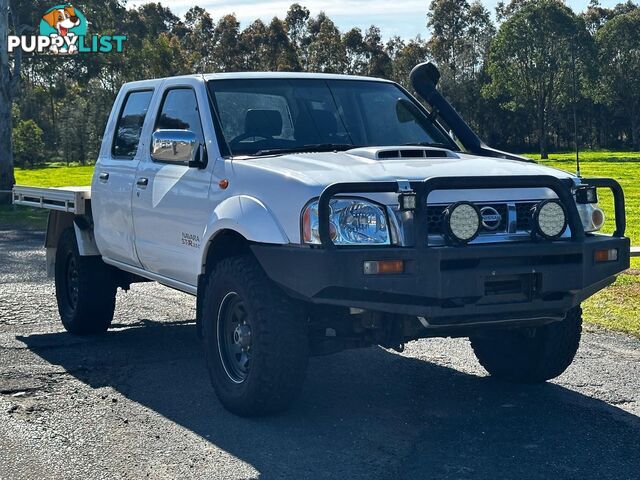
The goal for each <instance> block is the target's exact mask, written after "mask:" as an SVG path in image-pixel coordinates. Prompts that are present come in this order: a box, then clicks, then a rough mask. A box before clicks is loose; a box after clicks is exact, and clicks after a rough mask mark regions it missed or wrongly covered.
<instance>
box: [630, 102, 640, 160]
mask: <svg viewBox="0 0 640 480" xmlns="http://www.w3.org/2000/svg"><path fill="white" fill-rule="evenodd" d="M637 110H638V109H637V108H636V105H635V103H634V104H633V105H632V107H631V143H632V145H633V150H636V151H637V150H640V139H639V138H638V112H637Z"/></svg>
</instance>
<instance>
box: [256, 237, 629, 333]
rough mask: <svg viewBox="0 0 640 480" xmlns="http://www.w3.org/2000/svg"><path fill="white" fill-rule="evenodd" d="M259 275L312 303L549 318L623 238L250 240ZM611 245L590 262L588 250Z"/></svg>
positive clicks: (457, 317)
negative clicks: (377, 270) (378, 267)
mask: <svg viewBox="0 0 640 480" xmlns="http://www.w3.org/2000/svg"><path fill="white" fill-rule="evenodd" d="M251 248H252V250H253V253H254V254H255V256H256V258H257V259H258V261H259V262H260V264H261V265H262V267H263V268H264V270H265V271H266V273H267V275H268V276H269V277H270V278H271V279H272V280H273V281H275V282H276V283H278V284H279V285H281V286H282V287H283V288H285V289H286V290H288V291H289V292H290V293H292V294H293V295H295V296H297V297H299V298H302V299H305V300H307V301H311V302H313V303H318V304H330V305H342V306H347V307H355V308H363V309H367V310H374V311H381V312H389V313H396V314H405V315H415V316H422V317H425V319H426V320H427V321H428V322H429V324H430V325H433V326H438V325H461V324H469V323H477V322H480V323H482V322H496V321H500V320H509V321H510V320H517V319H522V320H531V319H549V318H559V317H561V316H562V315H563V314H564V312H566V311H567V310H569V309H570V308H572V307H574V306H576V305H578V304H579V303H580V302H582V301H583V300H584V299H586V298H588V297H589V296H591V295H593V294H594V293H595V292H597V291H598V290H600V289H602V288H604V287H605V286H607V285H609V284H610V283H612V282H613V281H614V280H615V275H616V274H618V273H620V272H621V271H623V270H625V269H627V268H629V239H628V238H625V237H609V236H603V235H587V236H585V237H584V238H583V239H581V240H580V241H570V240H569V241H567V240H560V241H555V242H539V243H533V242H526V243H520V242H518V243H515V242H514V243H496V244H490V245H467V246H464V247H452V246H443V247H428V248H411V247H404V248H385V249H380V248H357V249H356V248H349V249H324V248H313V247H307V246H277V245H264V244H256V245H253V246H252V247H251ZM611 248H615V249H617V250H618V259H617V260H616V261H610V262H605V263H596V262H595V259H594V255H595V253H594V252H595V250H598V249H611ZM398 259H401V260H403V261H404V264H405V272H404V273H403V274H399V275H365V274H364V272H363V264H364V262H365V261H371V260H398Z"/></svg>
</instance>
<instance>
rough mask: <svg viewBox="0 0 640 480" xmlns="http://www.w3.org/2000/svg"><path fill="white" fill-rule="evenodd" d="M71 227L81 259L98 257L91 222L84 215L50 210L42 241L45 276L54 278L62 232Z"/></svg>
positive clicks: (98, 252)
mask: <svg viewBox="0 0 640 480" xmlns="http://www.w3.org/2000/svg"><path fill="white" fill-rule="evenodd" d="M70 227H73V229H74V230H75V233H76V235H75V237H76V242H77V243H78V252H79V253H80V255H81V256H83V257H89V256H100V251H99V250H98V246H97V245H96V240H95V237H94V236H93V222H92V221H91V219H90V218H87V217H86V216H84V215H74V214H73V213H70V212H60V211H57V210H51V211H50V212H49V217H48V220H47V231H46V234H45V239H44V246H45V249H46V262H47V275H48V276H49V277H53V276H54V272H55V264H56V250H57V248H58V243H59V242H60V237H61V235H62V232H64V231H65V230H66V229H67V228H70Z"/></svg>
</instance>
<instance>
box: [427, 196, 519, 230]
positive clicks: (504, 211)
mask: <svg viewBox="0 0 640 480" xmlns="http://www.w3.org/2000/svg"><path fill="white" fill-rule="evenodd" d="M447 206H448V205H429V206H428V207H427V225H428V231H429V235H442V234H443V233H444V227H443V222H444V210H445V209H446V208H447ZM476 206H477V207H478V208H479V209H480V210H482V209H483V208H485V207H490V208H493V209H495V211H496V212H498V213H499V214H500V217H501V218H500V222H499V223H498V225H497V226H496V227H495V228H493V229H491V228H486V227H484V226H483V227H482V230H480V233H481V234H492V233H504V232H506V231H507V222H508V215H509V208H508V206H507V204H506V203H491V204H488V203H487V204H476Z"/></svg>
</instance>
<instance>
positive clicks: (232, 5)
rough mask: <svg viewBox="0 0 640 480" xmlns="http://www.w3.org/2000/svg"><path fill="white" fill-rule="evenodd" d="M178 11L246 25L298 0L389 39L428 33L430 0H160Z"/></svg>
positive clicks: (577, 4)
mask: <svg viewBox="0 0 640 480" xmlns="http://www.w3.org/2000/svg"><path fill="white" fill-rule="evenodd" d="M160 1H161V3H162V4H163V5H166V6H169V7H170V8H171V10H172V11H173V12H174V13H176V14H177V15H183V14H184V13H185V12H186V11H187V10H188V9H189V8H190V7H192V6H193V5H199V6H200V7H202V8H205V9H206V10H208V11H209V13H210V14H211V15H212V16H213V17H214V18H219V17H220V16H222V15H225V14H228V13H235V14H236V16H237V17H238V19H239V20H240V23H241V27H242V28H244V27H246V26H247V25H248V24H250V23H251V22H252V21H253V20H255V19H256V18H260V19H262V20H263V21H265V22H268V21H269V20H271V18H273V17H274V16H278V17H280V18H284V16H285V15H286V12H287V10H288V8H289V6H290V5H291V4H292V3H295V2H296V1H297V2H298V3H300V4H301V5H304V6H305V7H307V8H308V9H309V10H310V11H311V14H312V15H317V14H318V13H319V12H320V11H324V12H325V13H326V14H327V15H329V17H330V18H331V19H332V20H333V21H334V22H336V24H337V25H338V28H340V30H341V31H346V30H349V29H351V28H353V27H359V28H361V29H362V30H364V29H366V28H368V27H369V26H370V25H372V24H373V25H376V26H378V27H380V29H381V31H382V37H383V38H384V39H385V40H386V39H389V38H390V37H392V36H394V35H399V36H400V37H402V38H413V37H415V36H416V35H418V34H420V35H422V36H423V37H428V36H429V35H428V31H427V27H426V12H427V8H428V4H429V0H395V1H393V0H306V1H305V0H275V1H258V0H199V1H193V0H164V1H162V0H160ZM621 1H623V0H601V1H600V4H601V5H602V6H603V7H611V6H613V5H615V4H617V3H620V2H621ZM497 2H498V0H485V1H483V2H482V3H483V4H484V5H485V6H486V7H487V8H488V9H489V10H490V11H491V12H494V9H495V6H496V4H497ZM143 3H147V2H145V1H144V0H137V1H136V0H130V1H129V2H128V5H130V6H137V5H141V4H143ZM566 3H567V4H568V5H569V6H570V7H571V8H573V9H574V10H575V11H576V12H578V11H582V10H584V9H585V8H586V7H587V5H588V4H589V0H567V1H566Z"/></svg>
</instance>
